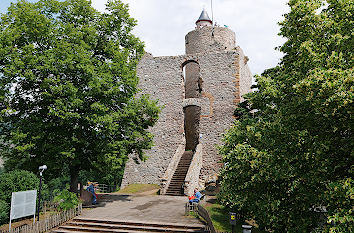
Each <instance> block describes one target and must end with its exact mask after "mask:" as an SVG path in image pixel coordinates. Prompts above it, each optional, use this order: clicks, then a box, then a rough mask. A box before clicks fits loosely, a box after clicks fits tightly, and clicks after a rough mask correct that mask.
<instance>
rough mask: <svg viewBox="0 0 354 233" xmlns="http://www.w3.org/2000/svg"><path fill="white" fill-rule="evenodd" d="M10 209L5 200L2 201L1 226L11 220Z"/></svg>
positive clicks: (0, 205)
mask: <svg viewBox="0 0 354 233" xmlns="http://www.w3.org/2000/svg"><path fill="white" fill-rule="evenodd" d="M9 211H10V207H9V205H8V204H7V203H6V201H4V200H0V225H2V224H5V223H7V222H8V220H9Z"/></svg>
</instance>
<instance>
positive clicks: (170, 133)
mask: <svg viewBox="0 0 354 233" xmlns="http://www.w3.org/2000/svg"><path fill="white" fill-rule="evenodd" d="M137 75H138V77H139V88H140V89H142V92H143V93H145V94H150V96H151V98H152V99H155V100H159V105H161V106H164V108H163V109H162V111H161V113H160V118H159V121H158V122H157V124H156V125H155V126H154V127H153V128H151V129H150V132H151V133H152V134H153V135H154V136H155V137H154V144H155V145H154V146H153V148H152V149H151V150H148V151H146V156H148V159H147V161H146V162H140V164H136V163H135V161H134V160H133V157H134V155H132V156H131V157H130V158H129V160H128V162H127V165H126V168H125V171H124V177H123V181H122V188H123V187H125V186H126V185H128V184H132V183H144V184H159V183H160V180H159V179H160V178H161V177H162V176H163V174H164V172H165V170H166V169H167V167H168V164H169V163H170V160H171V158H172V157H173V155H174V154H175V151H176V150H177V148H178V146H179V145H180V144H181V143H183V132H184V129H183V118H184V117H183V109H182V107H181V102H182V100H183V99H184V81H183V76H182V69H181V58H179V57H152V56H151V55H150V54H146V55H145V56H144V57H143V58H142V60H141V61H140V63H139V65H138V67H137Z"/></svg>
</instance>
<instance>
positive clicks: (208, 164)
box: [122, 10, 252, 195]
mask: <svg viewBox="0 0 354 233" xmlns="http://www.w3.org/2000/svg"><path fill="white" fill-rule="evenodd" d="M196 25H197V26H196V28H195V30H193V31H191V32H189V33H188V34H187V35H186V37H185V48H186V54H185V55H181V56H164V57H153V56H152V55H151V54H149V53H146V54H145V55H144V57H143V58H142V60H141V61H140V63H139V65H138V67H137V75H138V77H139V79H140V82H139V88H140V89H141V90H142V92H143V93H146V94H150V96H151V98H152V99H157V100H159V105H162V106H163V109H162V112H161V114H160V119H159V120H158V122H157V124H156V125H155V126H154V127H153V128H151V129H150V131H151V132H152V133H153V134H154V135H155V137H154V144H155V145H154V146H153V148H152V149H151V150H148V151H146V155H147V156H148V159H147V161H146V162H140V163H138V164H137V163H136V162H135V161H134V159H133V158H129V161H128V162H127V165H126V168H125V172H124V177H123V181H122V187H125V186H127V185H129V184H133V183H143V184H148V183H149V184H159V185H160V187H161V190H160V191H161V194H170V195H183V194H190V193H191V192H192V190H193V189H194V188H195V187H199V186H203V182H204V181H205V180H206V179H207V178H208V177H209V176H211V175H213V174H216V173H218V171H219V169H220V167H221V166H222V163H221V156H220V155H219V154H218V150H217V145H220V144H221V138H222V135H223V133H225V130H227V129H228V128H230V127H231V125H232V122H233V121H234V118H233V113H234V110H235V108H236V105H237V104H238V103H240V101H241V100H242V95H244V94H246V93H248V92H250V91H251V85H252V74H251V72H250V70H249V68H248V65H247V62H248V57H247V56H245V55H244V53H243V51H242V50H241V48H240V47H239V46H236V39H235V33H234V32H233V31H231V30H230V29H228V28H226V27H219V26H213V22H212V21H211V20H210V18H209V17H208V14H207V13H206V11H205V10H203V11H202V13H201V15H200V17H199V19H198V20H197V22H196Z"/></svg>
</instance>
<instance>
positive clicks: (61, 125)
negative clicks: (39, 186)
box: [0, 0, 160, 190]
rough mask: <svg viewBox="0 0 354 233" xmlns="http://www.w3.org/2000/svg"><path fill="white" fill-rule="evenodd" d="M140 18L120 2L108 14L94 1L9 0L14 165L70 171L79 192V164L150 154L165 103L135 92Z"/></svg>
mask: <svg viewBox="0 0 354 233" xmlns="http://www.w3.org/2000/svg"><path fill="white" fill-rule="evenodd" d="M135 25H136V20H134V19H133V18H131V17H130V16H129V12H128V6H127V5H126V4H123V3H122V2H121V1H119V0H110V1H108V3H107V5H106V11H105V12H104V13H101V12H98V11H96V10H95V9H94V8H93V7H92V6H91V1H88V0H65V1H59V0H39V1H38V2H36V3H30V2H28V1H26V0H20V1H18V2H17V3H14V4H11V6H10V7H9V9H8V12H7V13H5V14H3V15H2V16H1V20H0V108H1V109H0V110H1V115H0V119H1V131H0V132H1V134H2V135H4V137H3V139H5V143H3V144H2V145H7V147H8V146H9V145H10V146H11V148H12V149H11V151H10V152H7V153H6V155H7V156H6V160H5V167H6V169H8V170H11V169H14V168H22V169H27V170H32V171H36V170H37V169H38V166H39V165H42V164H46V165H47V166H48V171H46V175H47V176H49V177H57V176H58V174H60V173H61V172H62V171H63V170H65V169H66V170H67V171H68V172H69V174H70V176H71V184H72V185H71V189H72V190H75V188H76V187H77V179H78V173H79V171H80V170H90V169H92V168H97V169H98V170H100V171H102V172H108V171H112V170H117V171H119V170H121V169H122V168H123V169H124V165H125V162H126V160H127V156H128V154H131V153H135V154H136V155H137V156H138V157H139V158H140V159H144V156H143V150H144V149H148V148H150V147H151V145H152V137H153V136H152V135H151V134H150V133H149V132H148V130H147V129H148V128H149V127H150V126H152V125H154V123H155V122H156V121H157V118H158V113H159V111H160V109H159V107H158V106H157V103H156V102H155V101H151V100H150V99H149V97H148V96H145V95H137V94H138V89H137V84H138V78H137V76H136V65H137V63H138V61H139V59H140V58H141V56H142V55H143V53H144V49H143V47H144V45H143V43H142V42H141V41H140V40H139V39H138V38H137V37H136V36H134V35H133V34H132V29H133V27H134V26H135ZM137 96H139V97H137Z"/></svg>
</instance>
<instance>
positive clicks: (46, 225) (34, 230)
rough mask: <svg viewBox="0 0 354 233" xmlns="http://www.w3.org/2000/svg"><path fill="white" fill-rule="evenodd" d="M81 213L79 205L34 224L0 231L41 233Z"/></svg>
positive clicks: (5, 232) (7, 232)
mask: <svg viewBox="0 0 354 233" xmlns="http://www.w3.org/2000/svg"><path fill="white" fill-rule="evenodd" d="M81 213H82V204H81V203H80V204H79V205H78V206H77V207H76V208H73V209H70V210H66V211H63V212H59V213H55V214H53V215H51V216H50V217H48V218H46V219H43V220H41V221H39V222H35V223H34V224H31V225H25V226H20V227H17V228H12V229H11V231H1V233H42V232H46V231H49V230H50V229H53V228H55V227H57V226H59V225H61V224H63V223H64V222H67V221H69V220H71V219H73V218H75V217H76V216H78V215H80V214H81Z"/></svg>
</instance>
